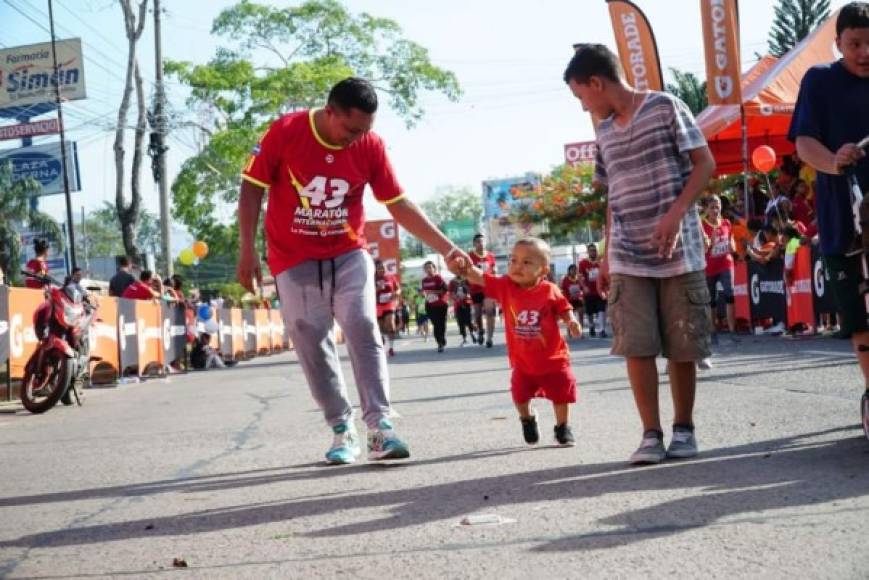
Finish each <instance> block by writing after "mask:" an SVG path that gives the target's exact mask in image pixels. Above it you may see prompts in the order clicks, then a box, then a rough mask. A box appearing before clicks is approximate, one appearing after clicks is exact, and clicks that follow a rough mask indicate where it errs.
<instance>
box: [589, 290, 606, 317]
mask: <svg viewBox="0 0 869 580" xmlns="http://www.w3.org/2000/svg"><path fill="white" fill-rule="evenodd" d="M604 311H606V300H604V299H603V298H601V297H600V296H597V295H594V294H591V295H587V296H586V297H585V313H586V314H588V315H591V316H593V315H595V314H597V313H598V312H604Z"/></svg>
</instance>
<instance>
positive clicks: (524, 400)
mask: <svg viewBox="0 0 869 580" xmlns="http://www.w3.org/2000/svg"><path fill="white" fill-rule="evenodd" d="M549 260H550V250H549V245H548V244H547V243H546V242H544V241H543V240H540V239H537V238H523V239H521V240H519V241H517V242H516V244H515V245H514V247H513V251H512V252H511V254H510V265H509V267H508V271H507V275H506V276H494V275H492V274H487V273H484V272H483V270H481V269H480V268H477V267H466V268H464V269H460V270H459V272H458V273H462V274H464V275H466V276H467V278H468V280H470V281H471V282H473V283H474V284H477V285H479V286H482V287H484V289H485V292H486V295H487V296H488V297H491V298H492V299H494V300H497V301H498V302H499V303H500V304H501V309H502V310H503V311H504V313H505V320H506V323H505V326H506V336H507V352H508V354H509V356H510V365H511V366H512V367H513V374H512V377H511V379H510V391H511V393H512V396H513V403H514V404H515V405H516V410H517V411H518V412H519V419H520V420H521V422H522V434H523V436H524V437H525V442H526V443H528V444H531V445H533V444H535V443H537V441H539V439H540V432H539V429H538V427H537V414H536V413H535V412H534V411H533V410H532V409H531V399H533V398H535V397H545V398H547V399H549V400H550V401H551V402H552V406H553V409H554V411H555V421H556V425H555V439H556V441H558V443H559V444H560V445H565V446H572V445H575V443H576V441H575V439H574V437H573V432H572V431H571V429H570V404H571V403H575V402H576V378H575V377H574V375H573V371H572V370H571V368H570V352H569V351H568V349H567V344H566V343H565V342H564V338H563V337H562V336H561V332H560V331H559V329H558V321H559V320H562V321H563V322H565V323H566V324H567V325H568V330H569V332H570V335H571V336H581V335H582V327H581V326H580V324H579V322H578V321H577V320H576V318H575V317H574V316H573V308H571V306H570V303H569V302H568V301H567V299H565V298H564V296H563V295H562V294H561V292H560V291H559V290H558V286H556V285H555V284H553V283H552V282H549V281H547V280H546V275H547V274H548V273H549Z"/></svg>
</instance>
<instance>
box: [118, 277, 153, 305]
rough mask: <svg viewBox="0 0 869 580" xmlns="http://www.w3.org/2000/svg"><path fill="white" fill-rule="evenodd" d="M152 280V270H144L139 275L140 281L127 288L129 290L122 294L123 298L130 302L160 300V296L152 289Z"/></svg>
mask: <svg viewBox="0 0 869 580" xmlns="http://www.w3.org/2000/svg"><path fill="white" fill-rule="evenodd" d="M151 278H153V274H152V273H151V270H142V273H141V274H139V279H138V280H136V281H135V282H133V283H132V284H130V285H129V286H127V289H126V290H124V293H123V294H121V298H128V299H130V300H156V299H159V298H160V295H159V294H158V293H157V292H155V291H154V290H153V289H152V287H151Z"/></svg>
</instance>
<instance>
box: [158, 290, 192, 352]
mask: <svg viewBox="0 0 869 580" xmlns="http://www.w3.org/2000/svg"><path fill="white" fill-rule="evenodd" d="M162 318H163V329H162V330H163V360H165V361H167V362H172V361H176V360H177V361H184V359H185V356H186V355H187V312H186V309H185V308H184V306H183V305H180V304H166V303H164V304H163V306H162Z"/></svg>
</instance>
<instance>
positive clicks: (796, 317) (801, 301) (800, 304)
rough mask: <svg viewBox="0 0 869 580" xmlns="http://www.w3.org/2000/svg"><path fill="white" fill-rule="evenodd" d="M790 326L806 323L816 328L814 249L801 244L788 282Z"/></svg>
mask: <svg viewBox="0 0 869 580" xmlns="http://www.w3.org/2000/svg"><path fill="white" fill-rule="evenodd" d="M787 299H788V328H793V327H794V326H797V325H805V326H806V327H807V328H808V329H809V330H814V328H815V325H816V323H815V308H814V304H813V302H814V297H813V294H812V251H811V250H810V249H809V248H808V247H806V246H801V247H800V249H799V250H798V251H797V254H796V258H795V260H794V269H793V270H792V271H791V276H790V284H788V294H787Z"/></svg>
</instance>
